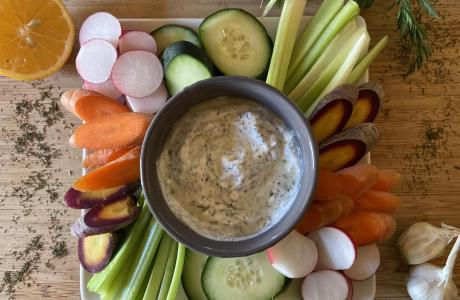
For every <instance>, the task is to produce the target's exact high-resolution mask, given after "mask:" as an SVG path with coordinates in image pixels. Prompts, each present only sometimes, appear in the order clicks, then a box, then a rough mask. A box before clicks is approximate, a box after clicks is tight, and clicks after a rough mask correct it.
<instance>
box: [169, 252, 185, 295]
mask: <svg viewBox="0 0 460 300" xmlns="http://www.w3.org/2000/svg"><path fill="white" fill-rule="evenodd" d="M184 260H185V246H184V245H182V244H179V247H178V248H177V258H176V265H175V266H174V274H173V277H172V280H171V285H170V287H169V292H168V296H167V297H166V300H175V299H176V296H177V292H178V290H179V288H180V285H181V276H182V270H183V268H184Z"/></svg>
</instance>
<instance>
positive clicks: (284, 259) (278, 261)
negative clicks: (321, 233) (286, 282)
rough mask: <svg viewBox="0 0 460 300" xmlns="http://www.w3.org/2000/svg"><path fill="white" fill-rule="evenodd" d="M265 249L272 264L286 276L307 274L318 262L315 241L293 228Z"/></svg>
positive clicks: (292, 276)
mask: <svg viewBox="0 0 460 300" xmlns="http://www.w3.org/2000/svg"><path fill="white" fill-rule="evenodd" d="M266 251H267V255H268V259H269V260H270V263H271V264H272V266H273V267H274V268H275V269H276V270H277V271H278V272H280V273H281V274H283V275H284V276H286V277H288V278H302V277H305V276H307V275H308V274H310V273H311V272H313V270H314V269H315V266H316V263H317V262H318V248H316V245H315V243H314V242H313V241H312V240H310V239H309V238H307V237H305V236H304V235H302V234H300V233H298V232H297V231H295V230H293V231H291V232H290V233H289V234H288V235H287V236H286V237H284V238H283V239H282V240H281V241H279V242H278V243H277V244H275V245H274V246H273V247H271V248H268V249H267V250H266Z"/></svg>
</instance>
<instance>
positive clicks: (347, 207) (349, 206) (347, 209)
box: [337, 194, 355, 217]
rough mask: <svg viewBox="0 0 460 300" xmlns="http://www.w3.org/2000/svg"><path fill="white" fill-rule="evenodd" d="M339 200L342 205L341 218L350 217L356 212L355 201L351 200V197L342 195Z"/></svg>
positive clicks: (338, 197)
mask: <svg viewBox="0 0 460 300" xmlns="http://www.w3.org/2000/svg"><path fill="white" fill-rule="evenodd" d="M337 200H339V201H340V204H341V205H342V215H341V217H343V216H348V215H349V214H351V213H352V212H353V211H354V209H355V201H353V199H351V198H350V197H349V196H347V195H343V194H340V195H339V196H337Z"/></svg>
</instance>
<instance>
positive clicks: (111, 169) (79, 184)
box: [73, 147, 141, 192]
mask: <svg viewBox="0 0 460 300" xmlns="http://www.w3.org/2000/svg"><path fill="white" fill-rule="evenodd" d="M140 153H141V151H140V147H136V148H134V149H132V150H131V151H129V152H128V153H126V154H125V155H123V156H121V157H120V158H118V159H116V160H114V161H112V162H110V163H108V164H106V165H104V166H102V167H100V168H98V169H95V170H94V171H91V172H89V173H88V174H86V175H84V176H82V177H80V178H79V179H78V180H77V181H75V182H74V184H73V188H74V189H76V190H79V191H81V192H91V191H96V190H101V189H108V188H112V187H116V186H119V185H124V184H127V183H130V182H134V181H136V180H139V178H140V162H139V160H140Z"/></svg>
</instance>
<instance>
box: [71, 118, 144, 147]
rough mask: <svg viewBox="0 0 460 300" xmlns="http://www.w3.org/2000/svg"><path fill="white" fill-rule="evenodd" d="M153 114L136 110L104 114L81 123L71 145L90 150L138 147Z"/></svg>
mask: <svg viewBox="0 0 460 300" xmlns="http://www.w3.org/2000/svg"><path fill="white" fill-rule="evenodd" d="M151 120H152V116H151V115H147V114H140V113H134V112H127V113H119V114H112V115H106V116H102V117H99V118H96V119H93V120H90V121H88V122H86V123H85V124H83V125H80V126H79V127H78V128H77V130H75V132H74V134H73V135H72V137H71V138H70V141H69V143H70V145H71V146H72V147H76V148H86V149H89V150H100V149H118V148H130V147H136V146H139V145H141V144H142V141H143V139H144V135H145V132H146V131H147V128H148V126H149V124H150V121H151Z"/></svg>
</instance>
